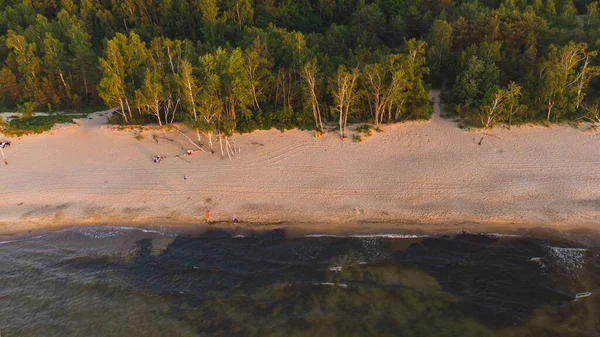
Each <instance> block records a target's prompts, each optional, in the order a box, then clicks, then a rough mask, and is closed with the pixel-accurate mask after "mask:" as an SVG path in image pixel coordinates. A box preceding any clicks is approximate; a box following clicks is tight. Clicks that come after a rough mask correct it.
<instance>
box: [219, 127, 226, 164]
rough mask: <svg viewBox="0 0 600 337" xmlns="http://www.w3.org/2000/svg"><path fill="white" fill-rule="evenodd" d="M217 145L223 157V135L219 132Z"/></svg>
mask: <svg viewBox="0 0 600 337" xmlns="http://www.w3.org/2000/svg"><path fill="white" fill-rule="evenodd" d="M219 145H220V146H221V159H225V154H224V153H223V136H222V135H221V134H220V133H219Z"/></svg>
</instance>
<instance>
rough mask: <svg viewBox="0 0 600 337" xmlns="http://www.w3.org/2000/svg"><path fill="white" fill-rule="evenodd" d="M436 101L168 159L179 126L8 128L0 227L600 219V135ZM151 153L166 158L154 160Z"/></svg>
mask: <svg viewBox="0 0 600 337" xmlns="http://www.w3.org/2000/svg"><path fill="white" fill-rule="evenodd" d="M434 94H437V93H434ZM434 108H435V114H434V116H433V118H432V119H431V120H430V121H419V122H407V123H402V124H396V125H389V126H384V127H383V132H373V135H372V136H370V137H364V138H363V141H362V142H361V143H355V142H353V141H352V140H351V139H346V140H344V141H341V140H340V139H339V137H338V136H337V134H335V133H327V134H325V135H324V136H323V137H321V138H314V137H313V136H312V133H310V132H307V131H299V130H292V131H286V132H280V131H277V130H269V131H256V132H253V133H251V134H244V135H236V136H235V137H234V141H235V143H236V145H237V146H238V147H239V149H240V152H239V154H238V155H237V156H236V157H235V158H233V160H228V159H227V158H225V159H221V156H220V151H218V150H217V151H216V152H215V153H214V154H210V153H203V152H196V153H194V154H193V155H191V156H182V157H181V158H177V157H174V155H175V154H183V153H185V150H186V149H188V148H191V146H190V145H189V143H188V141H187V140H186V139H185V138H184V137H183V136H182V135H181V134H179V133H177V132H174V131H168V130H166V129H160V130H159V129H152V128H145V129H143V130H142V131H139V130H138V129H136V128H132V129H125V130H119V129H118V128H115V127H110V126H107V125H106V119H107V117H108V116H109V115H110V111H107V112H98V113H94V114H90V116H89V118H88V119H81V120H78V121H77V122H78V123H77V125H71V126H65V127H61V128H58V129H56V130H53V131H52V132H49V133H45V134H41V135H31V136H24V137H20V138H7V137H4V136H2V137H0V140H4V139H10V140H11V141H12V146H10V147H8V148H6V149H4V152H5V154H6V156H7V160H8V162H9V164H8V165H2V166H1V167H0V174H1V178H0V232H4V233H7V232H15V231H22V230H32V229H39V228H49V227H56V226H65V225H74V224H77V225H81V224H108V223H111V224H113V223H122V224H125V223H126V224H170V223H173V224H190V225H193V224H198V223H202V222H204V212H205V211H206V210H210V211H211V213H212V220H213V221H215V222H220V224H222V225H224V226H227V225H232V226H233V224H231V219H232V215H233V214H236V215H237V217H238V218H239V219H240V220H241V221H242V223H241V224H240V225H242V226H243V225H246V226H259V225H263V226H266V225H278V224H279V225H280V224H282V223H284V224H305V225H307V226H317V225H316V224H320V225H319V226H322V228H329V227H336V226H349V225H352V226H355V227H357V228H379V227H386V226H387V227H398V226H404V227H410V228H431V229H441V228H467V227H469V226H471V227H473V228H482V227H483V226H513V227H514V226H517V227H531V226H539V225H544V226H552V227H557V228H558V227H560V228H572V227H581V226H587V227H592V228H596V226H597V224H598V223H599V222H600V221H599V219H600V146H599V144H600V133H598V132H597V131H582V130H579V129H577V128H574V127H570V126H552V127H550V128H547V127H541V126H521V127H513V128H512V130H507V129H506V128H504V127H499V128H495V129H493V130H492V131H490V132H489V135H488V136H486V137H485V139H484V140H483V142H482V144H481V145H478V142H479V140H480V138H481V135H482V131H481V130H478V131H466V130H461V129H459V128H458V127H456V125H455V123H454V122H452V121H450V120H446V119H443V118H440V116H439V114H440V111H439V105H438V104H435V107H434ZM134 134H137V135H138V136H137V137H134ZM154 136H157V137H154ZM191 136H192V135H191V134H190V137H191ZM155 138H156V140H158V142H157V141H156V140H155ZM217 145H218V143H217ZM156 154H160V155H163V156H166V157H167V158H166V159H165V160H164V161H162V162H161V163H159V164H157V163H153V161H152V157H153V156H154V155H156ZM184 176H187V177H188V178H187V179H184Z"/></svg>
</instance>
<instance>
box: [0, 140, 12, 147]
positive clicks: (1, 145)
mask: <svg viewBox="0 0 600 337" xmlns="http://www.w3.org/2000/svg"><path fill="white" fill-rule="evenodd" d="M7 146H10V142H9V141H8V140H6V141H4V142H2V143H0V147H1V148H3V149H4V148H5V147H7Z"/></svg>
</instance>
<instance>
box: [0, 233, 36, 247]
mask: <svg viewBox="0 0 600 337" xmlns="http://www.w3.org/2000/svg"><path fill="white" fill-rule="evenodd" d="M45 236H46V235H38V236H33V237H30V238H24V239H14V240H6V241H0V245H3V244H7V243H14V242H22V241H31V240H35V239H40V238H43V237H45Z"/></svg>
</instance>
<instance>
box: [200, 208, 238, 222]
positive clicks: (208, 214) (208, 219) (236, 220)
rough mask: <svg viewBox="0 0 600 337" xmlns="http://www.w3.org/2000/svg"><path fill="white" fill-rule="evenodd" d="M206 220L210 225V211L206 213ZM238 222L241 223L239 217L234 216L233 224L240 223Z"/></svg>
mask: <svg viewBox="0 0 600 337" xmlns="http://www.w3.org/2000/svg"><path fill="white" fill-rule="evenodd" d="M204 220H206V223H210V210H207V211H206V212H205V213H204ZM238 222H239V221H238V217H237V215H235V214H234V215H233V223H238Z"/></svg>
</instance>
